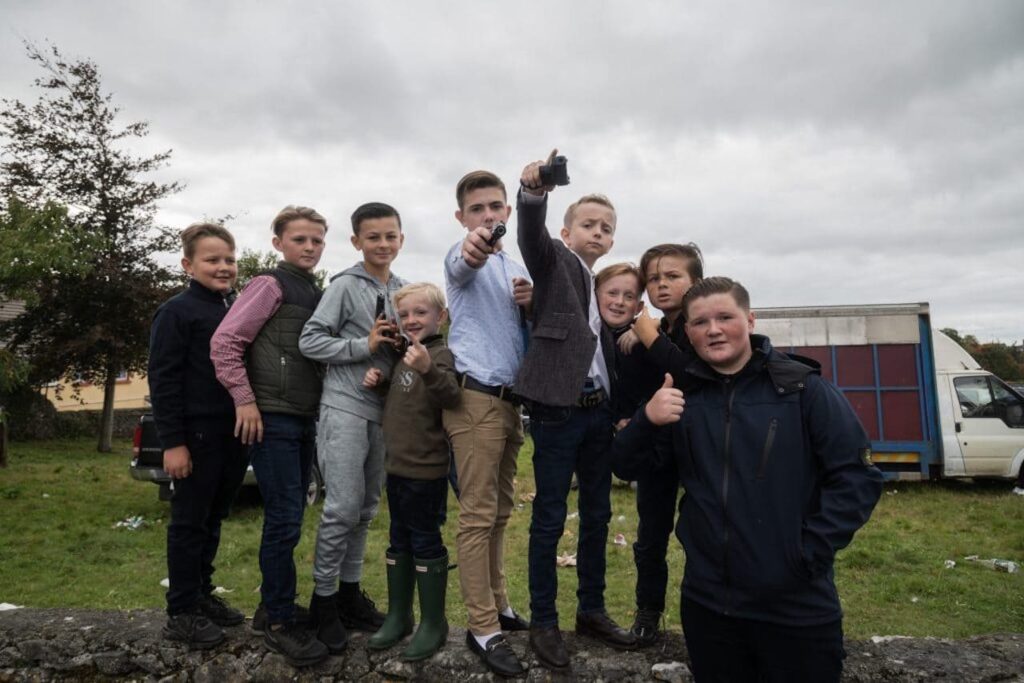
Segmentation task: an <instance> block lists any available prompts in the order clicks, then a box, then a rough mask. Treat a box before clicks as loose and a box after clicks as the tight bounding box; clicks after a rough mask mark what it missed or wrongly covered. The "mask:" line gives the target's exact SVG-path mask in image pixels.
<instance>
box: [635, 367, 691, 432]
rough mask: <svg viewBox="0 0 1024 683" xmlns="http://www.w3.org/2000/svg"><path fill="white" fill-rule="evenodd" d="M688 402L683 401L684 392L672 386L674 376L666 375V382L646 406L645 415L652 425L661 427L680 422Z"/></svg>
mask: <svg viewBox="0 0 1024 683" xmlns="http://www.w3.org/2000/svg"><path fill="white" fill-rule="evenodd" d="M685 405H686V401H685V400H683V392H681V391H679V389H676V388H675V387H673V386H672V375H670V374H669V373H667V372H666V373H665V381H664V382H663V383H662V385H661V388H660V389H658V391H657V392H655V394H654V396H652V397H651V400H650V401H648V402H647V405H646V406H644V413H645V414H646V415H647V419H648V420H650V421H651V424H655V425H657V426H659V427H661V426H662V425H667V424H672V423H673V422H679V418H680V417H681V416H682V414H683V407H684V406H685Z"/></svg>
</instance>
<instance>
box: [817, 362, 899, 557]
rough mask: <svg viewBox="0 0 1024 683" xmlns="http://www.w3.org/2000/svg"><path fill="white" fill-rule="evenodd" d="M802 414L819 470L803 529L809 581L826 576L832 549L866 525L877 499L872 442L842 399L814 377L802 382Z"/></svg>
mask: <svg viewBox="0 0 1024 683" xmlns="http://www.w3.org/2000/svg"><path fill="white" fill-rule="evenodd" d="M807 380H808V381H807V388H806V389H805V390H804V391H805V392H806V394H805V396H804V397H803V400H802V403H803V406H802V410H803V413H804V424H805V425H806V429H807V430H808V437H809V441H810V444H811V448H812V450H813V454H814V460H815V463H816V465H817V467H818V473H819V474H818V477H819V490H820V499H819V505H818V509H817V510H816V511H814V512H812V513H811V514H810V515H809V516H807V518H806V519H804V524H803V555H804V561H805V563H806V567H807V569H808V571H809V572H810V574H811V576H812V577H813V576H818V575H820V574H821V573H823V572H825V571H828V568H829V567H830V566H831V565H832V561H833V559H834V556H835V553H836V551H837V550H840V549H842V548H845V547H846V546H847V545H848V544H849V543H850V541H851V540H852V539H853V535H854V533H856V531H857V530H858V529H860V528H861V527H862V526H864V524H865V523H866V522H867V521H868V518H869V517H870V516H871V512H872V510H874V508H875V504H876V503H877V502H878V499H879V497H881V495H882V473H881V472H880V471H879V470H878V468H877V467H875V466H874V465H872V464H871V460H870V454H871V441H870V440H869V439H868V435H867V433H865V431H864V428H863V427H862V426H861V424H860V421H859V420H858V419H857V416H856V414H855V413H854V412H853V408H851V407H850V404H849V403H848V402H847V400H846V398H845V397H844V396H843V395H842V393H840V391H839V390H838V389H837V388H836V387H835V386H833V385H832V384H831V383H829V382H827V381H825V380H823V379H821V378H820V377H818V376H817V375H810V376H808V378H807Z"/></svg>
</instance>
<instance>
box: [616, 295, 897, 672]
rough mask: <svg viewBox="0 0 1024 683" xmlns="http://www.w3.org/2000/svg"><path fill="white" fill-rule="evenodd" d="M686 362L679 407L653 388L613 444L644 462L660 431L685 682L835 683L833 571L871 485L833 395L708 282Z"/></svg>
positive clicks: (838, 657) (864, 451)
mask: <svg viewBox="0 0 1024 683" xmlns="http://www.w3.org/2000/svg"><path fill="white" fill-rule="evenodd" d="M683 304H684V311H685V313H686V320H687V322H686V331H687V335H688V336H689V339H690V341H691V343H692V344H693V347H694V350H695V351H696V353H697V356H698V357H699V358H697V359H694V360H693V361H691V362H690V363H689V364H688V365H687V367H686V371H685V372H686V375H687V379H688V384H687V394H686V397H685V411H684V397H683V394H682V392H681V391H679V390H678V389H675V388H673V377H672V375H671V374H668V373H666V375H665V380H664V386H663V387H662V388H661V389H659V390H658V392H657V393H655V395H654V396H653V397H652V398H651V400H650V401H648V402H647V404H646V405H645V406H644V407H643V408H642V409H640V410H638V411H637V413H636V415H635V416H634V418H633V420H632V421H631V422H630V424H629V425H628V426H627V427H626V428H625V429H623V430H622V431H621V432H619V435H618V438H617V439H616V442H615V449H616V451H617V455H619V456H621V457H629V456H628V454H629V453H637V454H643V453H647V452H649V447H650V443H651V440H652V439H653V438H654V434H655V432H656V429H655V427H657V426H662V425H672V426H671V433H672V452H673V454H674V455H675V458H676V464H677V466H678V468H679V477H680V480H681V482H682V484H683V487H684V488H685V490H686V493H685V494H684V496H683V500H682V502H681V503H680V505H679V522H678V524H677V526H676V536H677V537H678V538H679V540H680V541H681V542H682V544H683V547H684V549H685V550H686V572H685V575H684V577H683V586H682V600H681V612H682V623H683V633H684V635H685V638H686V644H687V650H688V651H689V653H690V659H691V664H692V668H693V673H694V677H695V679H696V680H697V681H712V680H714V681H718V680H730V681H732V680H735V681H747V680H769V681H839V680H840V676H841V674H842V668H843V658H844V657H845V652H844V651H843V633H842V610H841V608H840V605H839V596H838V594H837V593H836V587H835V581H834V577H833V569H832V564H833V559H834V557H835V553H836V551H837V550H839V549H841V548H844V547H846V545H848V544H849V543H850V541H851V539H852V538H853V535H854V533H855V532H856V531H857V529H859V528H860V527H861V526H863V525H864V524H865V523H866V522H867V520H868V518H869V517H870V515H871V511H872V510H873V509H874V506H875V504H876V503H877V502H878V498H879V496H880V495H881V491H882V475H881V473H880V472H879V471H878V469H877V468H876V467H874V465H872V464H871V460H870V455H871V448H870V446H871V444H870V441H869V440H868V437H867V434H866V433H865V432H864V428H863V427H862V426H861V424H860V422H859V421H858V420H857V417H856V415H855V414H854V412H853V409H852V408H851V407H850V405H849V403H848V402H847V401H846V399H845V398H844V397H843V395H842V394H841V393H840V392H839V390H838V389H836V387H835V386H833V385H832V384H831V383H829V382H828V381H826V380H824V379H822V378H821V376H820V375H819V373H818V370H817V369H816V368H813V367H810V366H808V365H805V364H804V363H803V362H800V360H798V359H795V358H793V357H790V356H788V355H787V354H783V353H780V352H778V351H776V350H775V349H773V348H772V346H771V343H770V341H769V340H768V339H767V338H766V337H763V336H760V335H753V334H751V333H752V332H753V329H754V316H753V314H752V313H751V311H750V297H749V295H748V294H747V291H746V290H745V289H744V288H743V287H742V285H740V284H739V283H737V282H734V281H733V280H730V279H729V278H724V277H712V278H708V279H706V280H704V281H703V282H701V283H698V284H696V285H694V286H693V287H692V288H691V289H690V291H689V292H687V294H686V296H685V297H684V300H683Z"/></svg>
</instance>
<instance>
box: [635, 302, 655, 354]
mask: <svg viewBox="0 0 1024 683" xmlns="http://www.w3.org/2000/svg"><path fill="white" fill-rule="evenodd" d="M633 331H634V332H636V336H637V338H638V339H640V343H641V344H643V345H644V346H645V347H646V348H648V349H649V348H651V345H652V344H654V342H655V341H656V340H657V339H658V321H657V320H655V319H654V318H652V317H651V314H650V313H648V311H647V304H644V305H643V307H641V308H640V315H638V316H637V317H636V320H634V321H633Z"/></svg>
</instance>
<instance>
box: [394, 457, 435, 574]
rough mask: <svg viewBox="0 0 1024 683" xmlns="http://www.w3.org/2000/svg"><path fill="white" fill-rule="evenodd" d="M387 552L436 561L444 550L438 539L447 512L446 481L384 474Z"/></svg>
mask: <svg viewBox="0 0 1024 683" xmlns="http://www.w3.org/2000/svg"><path fill="white" fill-rule="evenodd" d="M387 491H388V511H389V512H390V513H391V529H390V536H391V538H390V540H391V547H390V548H388V551H389V552H391V553H410V554H411V555H412V556H413V557H415V558H416V559H417V560H436V559H437V558H439V557H444V555H445V553H446V552H447V550H446V549H445V547H444V541H443V540H442V538H441V525H442V524H443V523H444V522H443V520H442V515H443V514H444V511H445V510H446V509H447V498H448V478H447V477H441V478H440V479H409V478H407V477H399V476H397V475H394V474H389V475H388V481H387Z"/></svg>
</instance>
